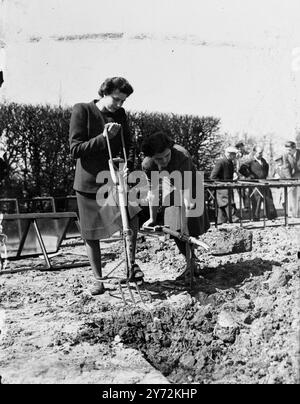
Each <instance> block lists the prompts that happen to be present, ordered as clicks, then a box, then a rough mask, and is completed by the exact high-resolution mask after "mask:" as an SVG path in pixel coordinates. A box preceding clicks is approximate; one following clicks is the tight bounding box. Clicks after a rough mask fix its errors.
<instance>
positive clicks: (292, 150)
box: [283, 140, 300, 217]
mask: <svg viewBox="0 0 300 404" xmlns="http://www.w3.org/2000/svg"><path fill="white" fill-rule="evenodd" d="M284 147H285V153H284V154H283V172H284V177H285V178H295V179H300V150H299V149H297V148H296V143H295V142H293V141H291V140H289V141H288V142H286V143H285V145H284ZM289 196H290V198H289V207H290V209H289V210H290V214H291V216H292V217H300V187H293V188H291V190H290V192H289Z"/></svg>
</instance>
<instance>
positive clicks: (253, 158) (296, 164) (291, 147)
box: [210, 141, 300, 224]
mask: <svg viewBox="0 0 300 404" xmlns="http://www.w3.org/2000/svg"><path fill="white" fill-rule="evenodd" d="M284 146H285V151H284V153H283V154H282V155H281V156H277V157H275V159H274V163H275V167H274V170H273V174H272V176H271V177H270V172H269V168H270V166H269V163H268V162H267V161H266V159H265V158H264V157H263V153H264V150H263V147H261V146H254V147H252V149H251V150H247V149H246V147H245V145H244V143H243V142H242V141H240V142H238V143H237V144H235V146H229V147H227V148H226V149H225V150H224V155H223V156H222V157H221V158H220V159H218V160H217V161H216V163H215V166H214V168H213V170H212V172H211V174H210V179H211V180H213V181H228V182H231V181H235V180H240V181H243V180H244V181H251V180H252V183H251V185H252V186H249V188H248V187H246V188H243V189H240V190H238V192H239V193H240V196H241V200H242V204H243V211H244V212H249V211H250V210H251V212H250V213H251V215H252V218H253V220H254V221H259V220H260V216H261V210H262V207H264V211H265V216H266V218H267V219H270V220H274V219H276V217H277V212H276V208H275V206H274V202H273V196H272V191H271V189H270V188H268V187H266V186H260V185H259V181H257V180H265V179H267V178H273V179H300V149H297V147H296V143H295V142H293V141H288V142H286V143H285V145H284ZM255 181H256V182H257V186H254V185H255V184H254V185H253V183H254V182H255ZM216 198H217V205H218V224H222V223H226V222H227V221H230V222H237V221H238V220H239V217H238V214H237V209H236V205H235V203H234V193H233V190H231V189H229V190H228V189H219V190H217V192H216ZM288 203H289V212H288V214H290V216H292V217H300V187H297V186H295V187H290V188H289V194H288ZM229 210H230V211H229Z"/></svg>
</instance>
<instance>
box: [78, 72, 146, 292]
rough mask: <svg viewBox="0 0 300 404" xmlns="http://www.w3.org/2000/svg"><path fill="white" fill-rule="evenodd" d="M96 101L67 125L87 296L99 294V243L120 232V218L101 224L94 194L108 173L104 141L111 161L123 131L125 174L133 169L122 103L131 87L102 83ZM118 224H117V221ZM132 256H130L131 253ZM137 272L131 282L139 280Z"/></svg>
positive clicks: (83, 107)
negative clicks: (89, 280) (89, 279)
mask: <svg viewBox="0 0 300 404" xmlns="http://www.w3.org/2000/svg"><path fill="white" fill-rule="evenodd" d="M98 93H99V96H100V98H99V99H97V100H93V101H92V102H90V103H80V104H76V105H75V106H74V108H73V112H72V116H71V122H70V150H71V155H72V157H73V158H74V159H76V160H77V161H76V170H75V180H74V189H75V191H76V196H77V203H78V210H79V218H80V228H81V234H82V238H83V239H84V240H85V245H86V250H87V255H88V258H89V261H90V264H91V267H92V270H93V273H94V277H95V279H96V281H95V284H94V286H93V288H92V289H91V293H92V294H93V295H98V294H102V293H104V292H105V288H104V285H103V282H102V269H101V250H100V243H99V240H101V239H103V238H107V237H109V236H110V235H112V234H113V233H115V232H116V231H117V229H119V228H120V225H121V223H120V218H118V219H117V220H116V221H114V222H113V221H111V222H110V223H109V225H107V223H106V222H105V220H103V219H104V218H103V215H101V209H100V206H99V204H98V203H97V200H96V194H97V192H98V191H99V188H100V187H101V186H102V185H104V183H103V182H102V183H100V184H99V183H97V182H96V178H97V175H98V174H99V173H101V172H103V171H108V170H109V165H108V160H109V154H108V148H107V139H106V138H108V139H109V142H110V145H111V151H112V157H117V156H118V155H119V154H122V153H121V152H122V141H121V131H123V136H124V141H125V147H126V152H127V157H128V164H127V169H126V170H125V172H126V173H127V170H128V169H129V170H131V169H133V168H134V158H135V156H134V145H133V141H132V138H131V135H130V132H129V127H128V124H127V118H126V114H125V111H124V109H123V108H122V105H123V103H124V102H125V101H126V99H127V98H128V97H129V96H130V95H131V94H132V93H133V88H132V86H131V85H130V84H129V83H128V81H127V80H126V79H124V78H122V77H112V78H108V79H106V80H105V81H104V82H103V83H102V84H101V86H100V89H99V92H98ZM118 220H119V221H118ZM137 220H138V219H137V217H135V218H132V221H131V227H132V229H133V230H134V240H133V241H134V250H135V241H136V233H137V227H138V226H137ZM133 254H134V253H133ZM142 276H143V273H142V272H141V271H140V270H138V271H136V272H135V273H134V274H131V280H135V279H138V278H141V277H142Z"/></svg>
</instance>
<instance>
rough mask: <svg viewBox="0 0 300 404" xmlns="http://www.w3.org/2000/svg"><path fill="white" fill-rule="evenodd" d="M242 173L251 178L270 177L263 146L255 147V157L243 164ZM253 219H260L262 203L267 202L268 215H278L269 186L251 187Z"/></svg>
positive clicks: (273, 217) (274, 216) (274, 217)
mask: <svg viewBox="0 0 300 404" xmlns="http://www.w3.org/2000/svg"><path fill="white" fill-rule="evenodd" d="M240 173H241V174H242V175H244V176H245V177H246V178H249V179H259V180H263V179H266V178H267V177H268V174H269V164H268V163H267V161H266V160H265V159H264V158H263V148H262V147H260V146H255V147H254V148H253V157H252V158H251V159H250V160H248V161H247V162H245V163H244V164H242V165H241V167H240ZM250 190H251V201H252V212H253V220H254V221H259V220H260V212H261V205H262V203H264V204H265V211H266V216H267V218H268V219H270V220H273V219H276V217H277V212H276V209H275V206H274V203H273V197H272V192H271V190H270V188H267V187H259V186H257V187H255V188H250Z"/></svg>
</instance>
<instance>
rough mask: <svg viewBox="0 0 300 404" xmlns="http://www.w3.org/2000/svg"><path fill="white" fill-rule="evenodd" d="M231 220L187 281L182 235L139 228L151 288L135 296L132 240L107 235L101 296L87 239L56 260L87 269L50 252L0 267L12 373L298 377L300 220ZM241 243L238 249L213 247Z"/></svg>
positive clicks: (287, 380)
mask: <svg viewBox="0 0 300 404" xmlns="http://www.w3.org/2000/svg"><path fill="white" fill-rule="evenodd" d="M223 229H224V230H223V232H222V231H217V230H215V229H212V230H210V231H209V232H208V233H207V234H205V235H203V236H202V241H205V242H206V243H208V244H209V245H210V246H212V251H210V252H204V251H199V250H198V252H197V256H198V258H199V260H200V267H201V275H200V276H198V277H196V278H194V279H192V282H190V281H188V282H187V283H186V282H185V281H178V280H176V277H177V276H178V275H179V274H181V273H182V272H183V270H184V268H185V260H184V258H183V257H182V256H181V255H180V254H179V253H178V251H177V248H176V246H175V243H174V241H173V240H170V239H165V237H159V238H158V237H154V236H150V235H144V234H142V235H140V236H139V239H138V249H137V263H138V264H139V265H140V267H141V268H142V270H143V271H144V273H145V286H144V288H141V290H140V293H141V295H139V294H138V291H137V290H136V289H135V288H134V287H133V286H132V287H131V288H130V291H129V289H128V288H127V286H126V285H124V286H122V291H123V293H124V300H123V299H122V295H121V291H120V286H119V283H118V281H119V279H120V278H121V277H123V275H124V259H123V258H124V257H123V246H122V242H121V241H114V242H109V243H103V244H102V246H103V250H102V253H103V261H104V262H103V265H104V270H103V272H104V275H105V274H106V275H107V274H108V279H107V280H106V281H105V286H106V289H107V291H106V293H105V294H104V295H101V296H91V295H90V293H89V287H90V286H91V285H92V282H93V276H92V273H91V270H90V268H89V267H86V266H84V263H85V262H86V260H87V257H86V256H85V249H84V246H83V244H82V242H81V240H80V239H79V238H77V239H69V240H66V241H65V242H64V244H63V247H62V248H61V249H60V251H59V254H58V255H56V256H54V257H52V258H51V261H52V263H53V264H54V265H55V266H59V265H64V264H70V263H76V264H78V263H79V264H80V263H82V266H81V267H78V268H66V269H57V270H55V271H44V270H41V269H42V267H43V266H44V260H43V259H42V258H41V257H37V258H30V259H22V260H18V261H10V263H9V268H8V269H7V270H6V271H2V273H1V276H0V330H1V334H0V345H1V352H0V375H1V382H2V383H4V384H5V383H6V384H12V383H103V384H104V383H130V384H134V383H146V384H147V383H188V384H192V383H203V384H221V383H230V384H237V383H248V384H254V383H255V384H295V383H299V382H300V377H299V360H300V343H299V336H300V334H299V329H300V327H299V325H300V324H299V319H300V316H299V314H300V313H299V311H300V310H299V295H300V294H299V291H300V282H299V264H298V260H297V252H298V246H297V242H296V240H297V231H298V232H299V230H297V229H296V227H290V228H285V227H277V228H276V227H273V228H267V229H265V230H263V229H260V230H258V229H256V230H253V231H252V232H251V234H250V233H249V232H248V233H247V232H244V231H243V230H241V229H239V228H238V227H234V226H232V227H230V226H227V227H226V225H225V226H223ZM232 234H234V237H232ZM238 234H240V235H241V234H243V235H244V240H246V241H244V242H243V241H241V238H239V237H238ZM220 237H221V238H222V237H223V240H225V241H224V243H223V242H220ZM233 238H234V239H235V240H238V246H236V245H233V244H234V243H232V240H233ZM226 240H227V241H228V240H229V241H228V243H229V244H227V247H226V248H225V247H224V246H225V245H226ZM230 243H231V244H230ZM228 245H229V247H228ZM251 247H252V250H251ZM224 248H225V250H227V251H225V250H224ZM230 249H231V252H232V253H234V252H237V253H236V254H229V255H224V256H215V255H212V254H211V252H215V253H216V254H217V253H221V252H223V253H224V252H225V253H227V254H228V252H230V251H229V250H230ZM241 251H245V252H241ZM117 265H118V266H117ZM111 271H112V272H111ZM191 286H192V288H191ZM130 292H131V294H130ZM132 297H133V299H134V301H135V304H134V303H133V301H132ZM141 298H142V301H141ZM124 301H125V302H124ZM125 303H126V304H125Z"/></svg>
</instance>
